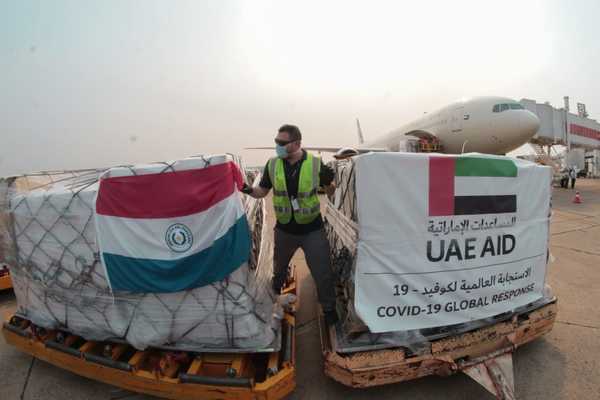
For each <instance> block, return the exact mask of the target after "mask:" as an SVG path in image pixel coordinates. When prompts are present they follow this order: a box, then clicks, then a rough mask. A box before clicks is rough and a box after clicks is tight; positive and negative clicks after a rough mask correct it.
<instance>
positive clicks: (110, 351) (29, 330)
mask: <svg viewBox="0 0 600 400" xmlns="http://www.w3.org/2000/svg"><path fill="white" fill-rule="evenodd" d="M291 276H294V278H295V274H294V275H291ZM283 293H284V294H286V293H293V294H296V284H295V279H294V280H293V281H292V282H291V283H289V285H288V286H287V288H286V289H285V290H284V291H283ZM297 307H298V304H297V303H296V304H294V306H293V309H292V310H290V312H286V313H285V314H284V318H283V320H282V337H281V350H280V351H278V352H270V353H191V352H177V351H165V350H161V349H152V348H151V349H148V350H145V351H138V350H136V349H134V348H133V347H131V346H129V345H128V344H124V343H115V342H95V341H87V340H85V339H83V338H81V337H79V336H76V335H72V334H69V333H67V332H62V331H58V330H54V331H50V330H45V329H43V328H39V327H36V326H35V325H33V324H32V323H31V322H30V321H28V320H25V319H21V318H19V317H16V316H11V317H8V318H7V319H6V321H5V322H4V324H3V327H2V334H3V335H4V339H5V341H6V342H7V343H8V344H10V345H12V346H15V347H16V348H17V349H19V350H20V351H22V352H24V353H28V354H30V355H32V356H33V357H35V358H38V359H40V360H43V361H46V362H48V363H50V364H53V365H55V366H57V367H59V368H62V369H65V370H67V371H70V372H73V373H75V374H78V375H81V376H84V377H86V378H89V379H93V380H96V381H100V382H104V383H107V384H109V385H113V386H118V387H120V388H122V389H125V390H128V391H132V392H138V393H144V394H148V395H152V396H156V397H162V398H166V399H178V400H179V399H181V400H192V399H194V400H195V399H256V400H275V399H282V398H284V397H285V396H287V395H289V394H290V393H291V392H293V391H294V389H295V387H296V366H295V363H296V362H295V360H296V354H295V348H296V339H295V317H294V311H295V309H297Z"/></svg>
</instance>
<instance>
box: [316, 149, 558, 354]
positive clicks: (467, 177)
mask: <svg viewBox="0 0 600 400" xmlns="http://www.w3.org/2000/svg"><path fill="white" fill-rule="evenodd" d="M335 170H336V184H337V190H336V193H335V195H334V196H332V197H331V198H330V202H329V203H328V205H327V212H326V213H325V220H326V231H327V236H328V239H329V241H330V244H331V249H332V250H331V251H332V260H333V261H332V263H333V267H334V270H335V272H336V276H337V277H338V283H337V292H338V296H337V298H338V312H339V313H340V315H341V316H342V320H343V323H342V324H341V325H340V326H338V327H337V332H336V334H337V343H336V346H337V348H336V350H337V351H338V352H353V351H362V350H365V349H376V348H388V347H395V346H405V347H408V348H410V349H412V350H413V351H415V352H418V351H419V346H421V345H424V344H426V343H428V342H429V341H430V340H434V339H438V338H441V337H445V336H449V335H452V334H458V333H461V332H465V331H468V330H472V329H475V328H478V327H481V326H485V325H489V324H491V323H495V322H498V321H499V320H503V319H506V318H510V317H512V316H513V315H514V314H515V313H520V312H524V311H527V310H532V309H535V308H537V307H539V306H541V305H543V304H546V303H548V302H550V301H551V300H552V299H553V297H552V294H551V293H550V290H549V287H547V285H545V276H546V263H547V260H548V240H549V221H550V219H549V217H550V194H551V186H550V185H551V176H552V174H551V169H550V168H549V167H544V166H540V165H537V164H534V163H531V162H528V161H524V160H518V159H512V158H508V157H503V156H492V155H484V154H463V155H460V156H456V155H442V154H426V153H370V154H365V155H361V156H357V157H353V158H352V159H350V160H344V161H340V162H337V163H336V164H335Z"/></svg>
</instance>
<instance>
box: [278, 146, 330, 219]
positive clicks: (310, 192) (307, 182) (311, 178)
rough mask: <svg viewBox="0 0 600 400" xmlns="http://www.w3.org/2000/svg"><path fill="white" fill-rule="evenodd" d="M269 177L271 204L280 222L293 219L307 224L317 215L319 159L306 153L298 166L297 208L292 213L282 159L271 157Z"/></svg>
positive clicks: (318, 209) (318, 206)
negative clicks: (271, 194)
mask: <svg viewBox="0 0 600 400" xmlns="http://www.w3.org/2000/svg"><path fill="white" fill-rule="evenodd" d="M268 170H269V177H270V178H271V183H272V184H273V206H274V207H275V215H276V216H277V221H278V222H279V223H280V224H287V223H289V222H290V221H291V220H292V214H293V215H294V220H295V221H296V222H297V223H298V224H308V223H311V222H312V221H314V220H315V218H317V217H318V216H319V213H320V210H321V207H320V204H319V197H318V196H317V188H318V187H319V172H320V170H321V159H320V158H319V157H315V156H313V155H312V154H309V153H307V154H306V160H304V162H302V166H301V167H300V178H299V179H300V180H299V182H298V196H297V197H296V198H297V200H298V209H297V210H294V212H293V213H292V203H291V201H290V197H289V195H288V191H287V184H286V182H285V171H284V169H283V160H282V159H281V158H278V157H274V158H271V159H270V160H269V163H268Z"/></svg>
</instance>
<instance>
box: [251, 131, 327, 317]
mask: <svg viewBox="0 0 600 400" xmlns="http://www.w3.org/2000/svg"><path fill="white" fill-rule="evenodd" d="M275 145H276V147H275V151H276V153H277V156H276V157H273V158H271V159H269V161H268V162H267V164H266V165H265V168H264V170H263V174H262V178H261V180H260V182H259V184H258V186H254V187H249V186H247V185H244V188H243V189H242V192H243V193H246V194H248V195H250V196H252V197H254V198H262V197H265V196H266V195H267V194H268V193H269V190H270V189H271V188H273V206H274V209H275V216H276V217H277V223H276V226H275V231H274V242H275V243H274V254H273V258H274V262H273V269H274V271H273V290H274V291H275V293H280V292H281V289H282V288H283V285H284V284H285V282H286V280H287V274H288V265H289V263H290V260H291V259H292V256H293V255H294V253H295V252H296V250H298V248H301V249H302V250H303V251H304V255H305V258H306V263H307V264H308V268H309V269H310V272H311V274H312V276H313V279H314V280H315V284H316V286H317V296H318V298H319V302H320V303H321V307H322V308H323V313H324V317H325V322H326V323H327V325H328V326H333V325H335V323H336V322H337V321H338V315H337V312H336V309H335V292H334V286H333V285H334V282H333V272H332V270H331V260H330V255H329V242H328V240H327V237H326V236H325V230H324V228H323V220H322V218H321V210H320V204H319V197H318V194H317V189H318V187H319V186H323V187H324V189H325V192H326V193H328V194H331V193H332V192H333V191H334V190H335V187H334V184H333V179H334V174H333V170H332V169H331V168H330V167H327V166H326V165H324V164H323V162H322V161H321V159H320V157H317V156H314V155H312V154H310V153H307V152H306V151H305V150H304V149H302V134H301V133H300V129H298V127H297V126H295V125H283V126H282V127H281V128H279V131H278V133H277V136H276V137H275Z"/></svg>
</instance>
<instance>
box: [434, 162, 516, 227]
mask: <svg viewBox="0 0 600 400" xmlns="http://www.w3.org/2000/svg"><path fill="white" fill-rule="evenodd" d="M516 177H517V166H516V165H515V163H514V162H513V161H512V160H508V159H499V158H488V157H439V156H433V157H430V158H429V216H430V217H438V216H449V215H473V214H501V213H514V212H516V211H517V195H516V194H515V193H510V188H512V187H514V186H513V185H510V184H507V183H508V182H507V181H506V180H507V179H511V180H512V179H514V178H516Z"/></svg>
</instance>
